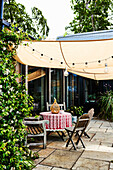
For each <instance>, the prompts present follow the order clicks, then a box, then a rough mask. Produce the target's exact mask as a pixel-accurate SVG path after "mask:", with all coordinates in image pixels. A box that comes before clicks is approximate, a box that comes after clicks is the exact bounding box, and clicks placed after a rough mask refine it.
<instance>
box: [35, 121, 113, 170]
mask: <svg viewBox="0 0 113 170" xmlns="http://www.w3.org/2000/svg"><path fill="white" fill-rule="evenodd" d="M87 132H88V134H89V136H90V139H88V138H87V137H85V136H83V137H82V139H83V141H84V144H85V146H86V148H85V149H84V148H83V147H82V145H81V143H79V145H78V147H77V150H74V149H73V147H72V145H71V144H70V145H69V147H68V148H66V147H65V144H66V142H64V141H62V140H61V139H60V137H59V136H58V135H57V134H56V133H53V134H51V135H50V136H49V137H48V139H47V148H46V149H42V148H41V147H42V146H40V147H36V148H32V151H33V152H36V151H38V153H39V158H38V159H35V164H36V167H35V168H34V169H33V170H64V169H65V170H66V169H72V170H113V162H111V161H113V122H108V121H102V120H96V119H95V120H91V122H90V124H89V126H88V128H87ZM74 140H76V138H75V139H74Z"/></svg>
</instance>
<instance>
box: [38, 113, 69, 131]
mask: <svg viewBox="0 0 113 170" xmlns="http://www.w3.org/2000/svg"><path fill="white" fill-rule="evenodd" d="M40 115H42V116H43V119H44V120H49V124H46V130H47V131H57V130H58V131H63V130H64V129H65V128H66V127H71V126H72V116H71V114H70V113H68V112H62V113H60V112H59V113H58V114H53V113H51V112H41V113H40Z"/></svg>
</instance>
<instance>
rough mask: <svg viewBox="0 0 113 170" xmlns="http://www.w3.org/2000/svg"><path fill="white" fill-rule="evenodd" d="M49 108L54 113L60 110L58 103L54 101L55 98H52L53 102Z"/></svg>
mask: <svg viewBox="0 0 113 170" xmlns="http://www.w3.org/2000/svg"><path fill="white" fill-rule="evenodd" d="M50 109H51V112H52V113H54V114H57V113H59V111H60V107H59V105H58V103H57V102H56V99H55V98H54V103H53V104H52V106H51V108H50Z"/></svg>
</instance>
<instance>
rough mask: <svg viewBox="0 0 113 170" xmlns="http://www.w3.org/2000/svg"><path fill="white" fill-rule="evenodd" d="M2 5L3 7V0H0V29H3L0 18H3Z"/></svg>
mask: <svg viewBox="0 0 113 170" xmlns="http://www.w3.org/2000/svg"><path fill="white" fill-rule="evenodd" d="M3 7H4V0H0V23H1V24H0V30H2V29H3V24H2V20H3Z"/></svg>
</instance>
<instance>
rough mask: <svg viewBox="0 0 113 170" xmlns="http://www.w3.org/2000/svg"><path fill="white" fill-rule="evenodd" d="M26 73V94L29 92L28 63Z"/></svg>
mask: <svg viewBox="0 0 113 170" xmlns="http://www.w3.org/2000/svg"><path fill="white" fill-rule="evenodd" d="M25 75H26V79H25V84H26V94H28V65H26V66H25Z"/></svg>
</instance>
